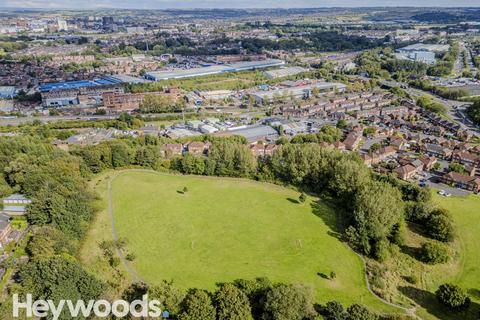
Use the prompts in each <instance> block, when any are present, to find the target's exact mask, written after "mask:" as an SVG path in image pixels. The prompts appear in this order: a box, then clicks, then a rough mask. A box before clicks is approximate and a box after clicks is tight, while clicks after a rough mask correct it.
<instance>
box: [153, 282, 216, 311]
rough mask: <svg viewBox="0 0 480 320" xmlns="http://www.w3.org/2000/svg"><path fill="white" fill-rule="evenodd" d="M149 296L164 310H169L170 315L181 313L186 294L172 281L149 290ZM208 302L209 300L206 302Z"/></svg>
mask: <svg viewBox="0 0 480 320" xmlns="http://www.w3.org/2000/svg"><path fill="white" fill-rule="evenodd" d="M148 294H149V296H150V297H151V298H152V299H156V300H158V301H160V304H161V306H162V310H167V311H168V312H169V313H170V315H172V316H176V315H178V314H179V313H180V310H181V306H182V301H183V299H184V298H185V295H186V294H185V292H184V291H183V290H181V289H179V288H177V287H176V286H175V285H174V284H173V282H171V281H165V280H164V281H162V282H161V283H160V284H158V285H155V286H151V287H149V288H148ZM206 301H207V302H208V300H206Z"/></svg>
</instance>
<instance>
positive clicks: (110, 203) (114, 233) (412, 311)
mask: <svg viewBox="0 0 480 320" xmlns="http://www.w3.org/2000/svg"><path fill="white" fill-rule="evenodd" d="M127 171H139V172H152V173H157V172H156V171H153V170H146V169H130V170H125V171H121V172H118V173H116V174H115V175H114V176H113V177H112V178H110V179H109V180H108V184H107V185H108V213H109V215H110V219H111V221H112V236H113V240H115V242H116V241H118V239H119V238H118V234H117V230H116V228H115V217H114V216H113V201H112V182H113V181H114V180H115V179H116V178H117V177H118V176H119V175H121V174H122V173H124V172H127ZM350 250H352V251H353V252H354V253H355V254H356V255H357V256H358V257H359V258H360V259H361V260H362V263H363V269H364V270H365V272H364V275H365V282H366V284H367V289H368V291H369V292H370V293H371V294H372V295H373V296H374V297H376V298H377V299H378V300H380V301H382V302H383V303H385V304H387V305H389V306H391V307H394V308H398V309H401V310H403V311H404V312H405V313H406V314H408V315H409V316H412V317H414V318H416V319H419V320H421V319H422V318H420V317H419V316H417V315H416V314H415V311H416V308H415V307H412V308H406V307H404V306H401V305H398V304H395V303H393V302H390V301H387V300H385V299H384V298H382V297H380V296H379V295H377V294H376V293H375V292H374V291H373V290H372V286H371V285H370V282H369V281H368V275H367V260H366V259H365V257H364V256H362V255H361V254H359V253H357V252H355V251H354V250H353V249H351V248H350ZM117 252H118V255H119V257H120V259H121V260H122V263H123V265H124V266H125V268H126V269H127V271H128V272H129V273H130V274H131V275H132V277H133V278H134V279H135V281H136V282H141V283H146V282H145V281H143V279H142V278H141V277H140V276H139V275H138V273H137V272H136V271H135V269H134V268H133V267H132V266H131V265H130V263H129V262H128V260H127V259H125V256H124V254H123V251H122V250H121V249H120V248H117Z"/></svg>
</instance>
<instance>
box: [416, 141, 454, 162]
mask: <svg viewBox="0 0 480 320" xmlns="http://www.w3.org/2000/svg"><path fill="white" fill-rule="evenodd" d="M420 152H423V153H425V154H428V155H429V156H434V157H437V158H439V159H444V160H449V159H450V158H451V156H452V153H453V151H452V150H451V149H448V148H444V147H442V146H441V145H438V144H433V143H425V144H424V145H422V146H421V147H420Z"/></svg>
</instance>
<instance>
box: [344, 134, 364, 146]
mask: <svg viewBox="0 0 480 320" xmlns="http://www.w3.org/2000/svg"><path fill="white" fill-rule="evenodd" d="M361 141H362V135H361V134H360V133H357V132H350V133H349V134H348V135H347V137H346V138H345V140H344V141H343V144H344V145H345V149H347V150H350V151H354V150H356V149H357V148H358V146H359V145H360V142H361Z"/></svg>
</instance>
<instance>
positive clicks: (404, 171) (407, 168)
mask: <svg viewBox="0 0 480 320" xmlns="http://www.w3.org/2000/svg"><path fill="white" fill-rule="evenodd" d="M415 170H416V168H415V167H414V166H412V165H411V164H406V165H404V166H401V167H398V168H396V169H395V170H393V171H394V172H395V173H398V174H401V175H404V174H409V173H412V172H414V171H415Z"/></svg>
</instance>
